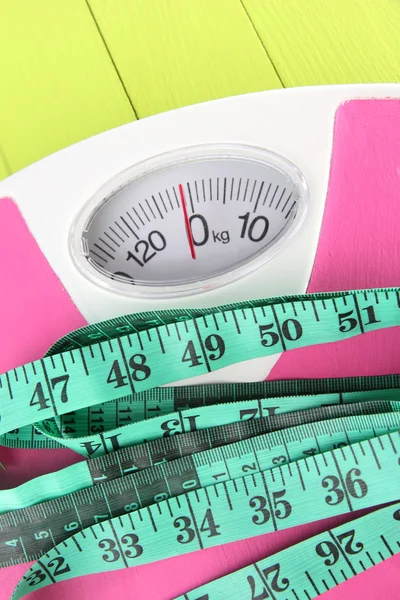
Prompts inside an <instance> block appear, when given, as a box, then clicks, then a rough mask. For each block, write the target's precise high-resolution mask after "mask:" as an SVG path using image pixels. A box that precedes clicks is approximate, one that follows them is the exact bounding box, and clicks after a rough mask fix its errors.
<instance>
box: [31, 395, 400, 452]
mask: <svg viewBox="0 0 400 600" xmlns="http://www.w3.org/2000/svg"><path fill="white" fill-rule="evenodd" d="M381 394H382V392H379V394H377V395H378V396H379V397H381ZM385 394H387V395H389V396H391V395H393V396H396V397H397V393H396V392H392V391H391V392H389V391H387V392H385ZM371 395H372V394H371ZM356 399H357V397H356V396H353V402H354V401H355V400H356ZM278 400H279V399H276V398H272V399H270V398H268V399H260V400H246V401H243V402H240V401H237V402H235V403H227V404H222V405H213V406H208V407H201V408H196V409H188V410H182V411H179V412H177V413H172V414H169V415H164V416H161V417H153V418H152V419H149V420H145V421H140V422H137V423H132V424H131V425H126V426H125V427H123V428H121V429H116V430H113V431H108V432H105V433H104V434H100V435H98V436H90V437H89V438H68V437H64V438H63V444H64V445H65V446H67V447H69V448H71V449H72V450H75V451H77V452H79V453H80V454H83V455H85V456H87V457H94V456H99V455H101V454H106V453H109V452H113V451H115V450H117V449H118V448H121V447H126V446H130V445H132V444H138V443H143V442H145V441H151V440H154V439H156V438H158V437H160V436H163V437H168V436H170V435H175V434H181V433H185V432H188V431H194V430H196V429H206V428H209V427H212V426H215V425H225V424H229V423H234V422H237V421H241V420H243V419H253V418H258V417H262V416H265V415H272V414H276V413H286V412H292V411H297V410H299V409H300V408H302V409H305V408H313V407H318V406H320V405H330V404H331V405H335V404H339V403H340V402H342V401H343V396H341V395H340V394H325V395H319V396H316V395H313V396H302V397H301V398H294V397H287V398H285V399H280V400H279V405H278ZM41 430H42V431H43V433H45V434H46V435H47V436H49V437H54V438H56V439H59V438H58V436H57V433H56V432H55V425H54V424H53V426H52V424H51V422H50V421H46V422H45V423H43V427H41Z"/></svg>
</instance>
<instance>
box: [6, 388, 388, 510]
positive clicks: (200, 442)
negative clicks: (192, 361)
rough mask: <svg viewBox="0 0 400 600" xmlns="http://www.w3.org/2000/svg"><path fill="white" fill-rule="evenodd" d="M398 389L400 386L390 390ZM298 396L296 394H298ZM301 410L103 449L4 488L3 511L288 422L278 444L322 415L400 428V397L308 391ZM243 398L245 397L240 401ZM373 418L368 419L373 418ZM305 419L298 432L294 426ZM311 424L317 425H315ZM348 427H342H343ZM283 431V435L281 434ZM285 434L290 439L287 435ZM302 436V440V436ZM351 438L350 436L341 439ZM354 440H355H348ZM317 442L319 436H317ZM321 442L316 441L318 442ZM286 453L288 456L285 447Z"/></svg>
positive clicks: (331, 426)
mask: <svg viewBox="0 0 400 600" xmlns="http://www.w3.org/2000/svg"><path fill="white" fill-rule="evenodd" d="M388 391H390V392H393V391H395V390H385V393H387V392H388ZM364 393H365V394H366V395H367V398H370V397H371V396H372V394H371V392H360V393H359V394H357V395H355V394H354V393H352V398H357V399H358V400H360V399H361V398H363V395H364ZM376 394H377V395H378V396H379V397H380V394H382V391H379V390H377V391H376ZM315 399H316V400H318V403H319V404H324V400H325V399H326V396H325V395H318V396H316V397H315ZM292 400H293V398H292ZM294 400H295V408H296V412H293V413H290V414H288V415H287V416H285V413H282V414H279V413H278V412H277V411H274V410H272V409H271V407H270V409H269V414H270V417H269V418H264V417H259V418H252V417H254V411H253V413H251V414H250V415H248V414H247V415H243V416H246V417H251V418H250V419H247V418H246V420H244V421H238V422H236V423H233V424H228V425H220V426H216V427H215V426H214V427H211V428H207V429H206V430H201V429H200V430H195V431H192V432H189V433H186V434H180V435H179V436H178V437H176V436H175V435H170V436H167V437H164V436H165V432H164V435H163V437H161V438H158V439H156V440H154V441H150V442H147V443H146V444H143V445H136V446H128V447H126V448H121V449H120V450H118V451H115V452H112V453H110V454H107V455H100V456H99V457H97V458H92V459H91V460H90V461H85V462H80V463H78V464H77V465H71V466H69V467H66V469H63V470H61V471H57V472H56V473H49V474H47V475H42V476H41V477H39V478H36V479H34V480H32V481H28V482H27V483H25V484H23V485H21V486H19V487H17V488H15V489H11V490H0V514H1V513H4V512H9V511H11V510H17V509H19V508H26V507H28V506H31V505H32V504H37V503H39V502H44V501H46V500H49V499H52V498H53V497H54V496H55V495H56V494H55V491H56V490H60V495H61V494H64V495H65V494H68V493H72V492H74V491H78V490H80V489H82V488H85V487H90V486H92V485H96V484H97V483H99V482H101V481H104V480H106V479H108V480H111V479H114V478H117V477H123V476H124V475H125V474H126V473H130V472H132V471H133V470H135V469H147V468H150V467H152V466H153V465H154V464H158V463H159V462H163V461H169V460H175V459H177V458H180V457H182V456H187V455H189V454H195V453H197V452H201V451H204V450H207V449H211V448H217V447H219V446H221V445H227V444H232V443H234V442H237V441H239V440H244V439H247V438H249V437H254V436H257V435H262V434H265V433H266V432H270V431H279V430H282V429H283V428H285V427H290V428H291V429H288V430H287V431H286V432H285V431H282V433H281V434H278V435H276V436H272V437H271V436H270V437H271V440H272V441H271V443H272V444H273V445H277V444H281V445H282V447H283V449H284V448H285V447H286V446H287V445H288V444H290V442H291V441H292V439H291V434H292V435H294V436H296V435H299V436H300V438H303V437H306V438H308V437H309V438H314V439H315V438H316V436H317V435H322V433H323V431H324V430H323V429H321V428H322V425H320V424H318V425H317V427H314V426H313V425H310V423H311V422H319V423H321V420H325V419H328V418H329V419H330V421H329V423H327V424H326V426H325V430H326V431H325V432H329V434H330V435H331V436H332V435H334V434H337V433H340V434H342V435H343V434H344V433H345V430H346V429H347V426H346V425H345V423H347V422H350V421H347V419H346V418H345V420H344V421H335V419H337V417H339V416H342V417H346V416H348V415H351V416H354V415H355V414H357V415H359V416H358V417H357V418H356V422H357V424H358V426H359V427H361V428H362V429H363V430H365V428H366V427H367V426H369V425H366V420H365V419H364V418H362V417H360V415H369V414H372V415H373V416H374V419H375V426H374V427H375V429H374V430H373V431H374V435H378V433H377V432H378V431H381V432H382V433H385V432H386V431H389V430H392V429H396V428H397V424H398V422H397V414H396V413H394V414H393V417H389V415H388V414H386V415H385V414H382V416H380V415H379V414H378V413H384V412H385V411H391V410H395V411H397V410H398V406H397V403H394V402H388V401H383V400H380V401H375V402H373V401H371V400H368V401H366V402H358V403H357V404H353V405H346V404H339V399H338V405H331V406H326V405H325V406H322V407H321V408H314V409H306V410H302V411H301V412H300V411H299V408H300V407H302V406H303V405H304V399H303V398H302V397H298V398H294ZM239 404H240V402H239ZM284 408H285V410H290V404H289V405H288V406H286V407H284ZM367 422H368V420H367ZM299 424H302V425H301V427H300V430H299V431H298V432H297V431H296V430H295V429H293V427H295V426H296V425H299ZM310 427H311V431H309V428H310ZM341 427H342V431H341V430H340V428H341ZM281 436H282V439H281ZM285 436H287V439H286V440H285ZM296 441H297V440H296ZM340 441H341V442H345V441H346V440H342V439H341V440H340ZM347 442H348V443H350V442H349V441H348V440H347ZM316 443H317V446H318V444H319V442H316ZM314 445H315V444H314ZM283 449H282V451H281V453H280V456H281V457H282V452H283Z"/></svg>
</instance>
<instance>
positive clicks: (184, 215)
mask: <svg viewBox="0 0 400 600" xmlns="http://www.w3.org/2000/svg"><path fill="white" fill-rule="evenodd" d="M178 187H179V194H180V196H181V206H182V210H183V218H184V220H185V227H186V235H187V239H188V242H189V248H190V254H191V255H192V258H193V260H196V251H195V249H194V243H193V235H192V230H191V229H190V223H189V217H188V213H187V208H186V201H185V194H184V193H183V187H182V184H181V183H180V184H179V186H178Z"/></svg>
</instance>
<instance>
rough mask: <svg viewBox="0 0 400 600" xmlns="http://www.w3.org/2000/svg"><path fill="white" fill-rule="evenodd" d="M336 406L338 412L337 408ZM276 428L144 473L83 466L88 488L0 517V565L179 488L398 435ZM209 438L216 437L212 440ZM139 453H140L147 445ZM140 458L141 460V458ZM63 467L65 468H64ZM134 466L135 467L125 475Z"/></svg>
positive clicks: (389, 420) (380, 418)
mask: <svg viewBox="0 0 400 600" xmlns="http://www.w3.org/2000/svg"><path fill="white" fill-rule="evenodd" d="M343 408H345V407H344V406H339V407H337V409H343ZM305 412H306V413H309V412H312V411H305ZM320 412H322V411H320ZM345 414H346V413H345V412H344V415H345ZM288 416H289V417H290V416H291V415H288ZM296 416H297V414H296ZM287 420H289V423H290V419H284V420H283V422H282V425H284V424H285V421H287ZM281 421H282V419H281ZM278 426H279V423H275V424H272V427H270V429H271V430H272V433H268V434H264V435H261V436H260V435H258V436H256V437H251V438H249V439H247V440H244V441H240V442H235V443H231V444H228V445H224V446H222V447H221V446H217V447H214V448H213V449H211V450H206V451H200V450H199V446H197V447H196V451H198V453H194V454H190V455H186V456H185V455H184V452H182V450H181V452H180V453H181V458H178V459H175V460H173V459H172V457H171V456H168V460H172V462H161V464H156V465H153V466H152V468H149V467H145V468H144V470H141V469H140V467H142V465H139V469H140V470H138V466H137V465H136V464H135V463H134V461H132V460H131V461H130V462H129V463H128V464H129V467H128V469H126V471H130V472H131V473H130V474H127V473H126V472H125V469H122V466H121V464H120V461H119V460H117V459H116V457H114V465H113V466H114V467H115V466H118V467H119V471H120V473H118V472H117V470H116V469H115V468H114V469H113V471H112V472H111V477H112V478H111V477H110V470H109V465H108V466H107V471H106V472H107V475H106V473H104V472H103V473H102V474H101V475H100V476H99V471H98V468H96V470H95V473H93V472H92V471H91V463H90V462H89V463H87V469H88V471H89V472H91V474H92V478H93V479H92V481H96V484H97V485H96V486H95V487H94V488H93V489H88V488H86V489H83V490H80V491H77V492H74V493H72V494H68V495H66V494H65V491H64V493H63V496H62V498H60V499H59V500H57V501H56V502H54V501H53V500H50V501H49V502H43V503H41V504H40V505H39V504H37V503H35V505H34V506H33V507H30V508H24V509H22V510H19V511H15V512H12V513H10V512H8V513H6V514H4V515H2V516H0V532H1V543H0V567H6V566H11V565H13V564H17V563H19V562H27V561H29V560H36V559H37V558H39V557H40V556H41V555H42V554H44V553H45V552H47V551H48V550H49V549H50V548H51V547H52V546H53V545H54V544H56V543H59V542H61V541H63V540H64V539H66V538H67V537H68V536H69V535H71V532H75V531H76V530H78V529H83V528H85V527H88V526H90V525H93V524H95V523H98V522H99V520H107V519H110V518H112V517H115V516H118V515H120V514H124V513H126V512H130V511H134V510H137V509H138V508H142V507H143V506H147V505H150V504H153V503H155V502H160V501H161V500H163V499H166V498H168V497H172V496H177V495H179V494H182V493H184V492H185V491H186V490H192V489H198V488H200V487H202V488H205V487H207V486H209V485H212V484H214V483H215V482H219V481H228V480H230V479H238V478H241V477H243V475H244V474H246V473H255V472H257V471H259V470H260V471H266V470H269V469H272V468H274V467H275V466H276V465H282V464H286V463H289V462H294V461H297V460H299V459H301V458H304V456H310V455H311V456H315V455H317V454H319V453H321V452H325V451H328V450H331V449H332V448H335V447H337V446H338V445H339V446H342V445H347V444H352V443H357V442H359V441H361V440H366V439H370V438H372V437H374V436H379V435H383V434H386V433H387V432H394V431H399V430H400V414H396V413H393V414H392V413H388V414H386V413H383V414H377V415H375V414H371V415H364V416H361V417H360V416H358V417H356V416H351V417H346V416H343V417H341V418H339V419H332V420H328V421H320V422H316V423H315V424H313V423H312V420H311V421H309V423H308V424H307V425H304V424H302V425H300V426H297V427H291V428H289V429H282V430H278V429H277V431H274V429H275V428H277V427H278ZM260 429H261V427H260ZM266 429H268V424H266ZM248 431H249V430H248ZM207 434H208V435H207V437H208V438H209V439H210V442H209V446H210V448H212V446H213V444H212V441H211V439H212V437H211V436H210V434H209V432H207ZM176 439H177V442H176V444H177V446H176V447H177V449H178V448H179V449H181V448H182V446H181V444H180V443H179V442H180V440H179V437H178V438H176ZM215 441H217V440H214V443H215ZM200 448H201V446H200ZM132 450H135V449H134V448H133V449H132ZM141 451H142V452H145V451H146V448H145V447H144V448H143V449H142V450H141ZM187 451H188V448H186V452H187ZM189 451H190V450H189ZM132 454H133V453H132ZM111 456H112V455H111ZM143 457H144V456H143V455H142V457H141V458H143ZM164 460H165V459H164ZM98 462H99V461H98ZM142 468H143V467H142ZM67 469H70V471H71V467H68V468H67ZM135 469H137V470H136V471H135V472H133V473H132V471H133V470H135ZM66 472H68V471H66ZM94 474H95V475H96V477H95V478H94V477H93V476H94ZM100 478H101V480H100V481H99V479H100Z"/></svg>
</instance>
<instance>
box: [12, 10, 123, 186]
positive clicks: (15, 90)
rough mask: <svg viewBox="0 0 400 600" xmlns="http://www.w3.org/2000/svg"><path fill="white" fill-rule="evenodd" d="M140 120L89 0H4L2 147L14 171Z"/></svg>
mask: <svg viewBox="0 0 400 600" xmlns="http://www.w3.org/2000/svg"><path fill="white" fill-rule="evenodd" d="M134 118H135V117H134V112H133V110H132V107H131V105H130V102H129V99H128V97H127V96H126V93H125V91H124V89H123V86H122V84H121V82H120V80H119V78H118V74H117V73H116V71H115V69H114V66H113V64H112V60H111V58H110V56H109V54H108V51H107V49H106V47H105V45H104V42H103V40H102V38H101V35H100V33H99V32H98V29H97V27H96V24H95V23H94V21H93V19H92V16H91V13H90V10H89V8H88V6H87V4H86V2H85V0H68V1H65V0H10V1H7V0H2V1H1V2H0V145H1V147H2V149H3V152H4V154H5V156H6V159H7V163H8V164H9V165H10V168H11V170H12V171H16V170H18V169H21V168H22V167H24V166H26V165H28V164H30V163H32V162H34V161H36V160H38V159H40V158H42V157H43V156H46V155H48V154H50V153H52V152H55V151H56V150H59V149H60V148H64V147H65V146H68V145H70V144H72V143H74V142H77V141H79V140H82V139H84V138H87V137H89V136H92V135H94V134H96V133H99V132H101V131H104V130H106V129H110V128H112V127H115V126H117V125H120V124H122V123H126V122H128V121H131V120H132V119H134ZM1 174H3V175H4V172H3V173H0V176H1Z"/></svg>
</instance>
